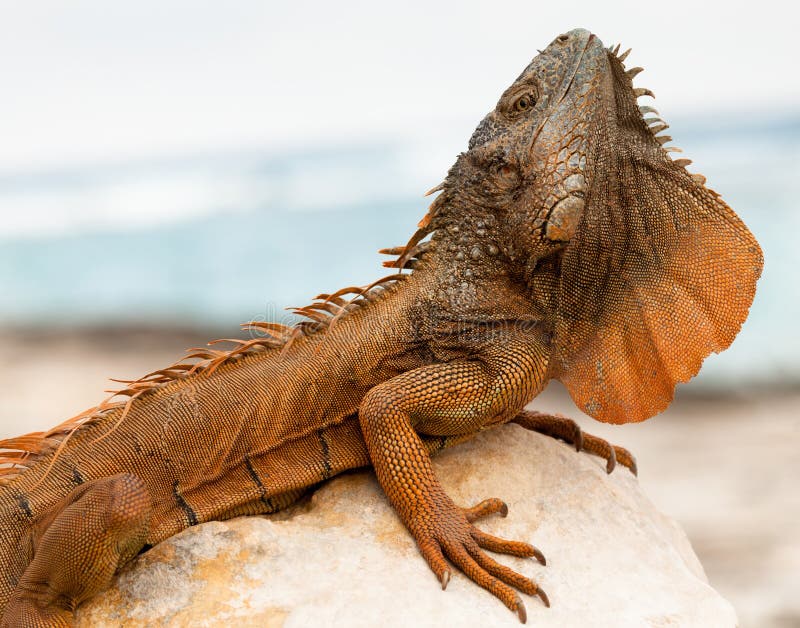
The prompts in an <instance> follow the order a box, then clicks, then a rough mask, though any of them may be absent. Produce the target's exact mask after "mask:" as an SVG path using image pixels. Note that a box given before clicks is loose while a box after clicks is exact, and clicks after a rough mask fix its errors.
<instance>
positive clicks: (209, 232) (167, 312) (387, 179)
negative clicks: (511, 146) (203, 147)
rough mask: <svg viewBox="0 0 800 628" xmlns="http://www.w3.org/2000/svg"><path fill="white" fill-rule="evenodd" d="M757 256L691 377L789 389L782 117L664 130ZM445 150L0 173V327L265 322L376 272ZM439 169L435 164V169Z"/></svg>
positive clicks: (429, 146)
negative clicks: (748, 281) (737, 324)
mask: <svg viewBox="0 0 800 628" xmlns="http://www.w3.org/2000/svg"><path fill="white" fill-rule="evenodd" d="M671 122H672V126H671V130H670V134H671V135H672V136H673V137H675V138H677V140H679V141H676V143H677V145H679V146H681V147H682V148H683V149H684V152H685V156H687V157H689V158H691V159H693V160H694V162H695V163H694V164H693V165H692V166H691V167H690V170H692V171H694V172H702V173H703V174H705V175H706V176H707V177H708V182H709V185H710V186H711V187H713V188H714V189H716V190H717V191H718V192H720V193H721V194H722V195H723V197H724V198H725V199H726V200H727V202H728V203H729V204H730V205H731V206H732V207H733V208H734V209H735V210H736V211H737V212H738V213H739V214H740V215H741V216H742V218H743V219H744V220H745V222H746V223H747V224H748V225H749V227H750V228H751V229H752V231H753V232H754V233H755V234H756V237H757V238H758V239H759V241H760V242H761V244H762V247H763V249H764V251H765V257H766V264H765V270H764V275H763V277H762V279H761V281H760V283H759V288H758V294H757V296H756V301H755V304H754V306H753V309H752V314H751V316H750V319H749V320H748V322H747V323H746V325H745V327H744V329H743V331H742V333H741V334H740V337H739V338H738V339H737V341H736V342H735V343H734V346H733V348H732V349H731V350H729V351H728V352H726V353H725V354H724V358H718V357H715V358H712V359H711V360H710V361H709V362H710V363H709V365H708V368H706V369H704V372H703V374H702V375H701V377H702V378H703V381H705V382H707V383H708V384H709V385H713V383H714V382H715V381H719V380H720V378H724V379H726V380H728V381H730V380H731V379H733V380H735V381H739V382H741V383H742V385H745V384H746V383H752V382H753V378H754V377H755V379H756V381H758V382H763V383H765V384H766V383H776V384H785V383H795V382H800V359H799V358H798V355H800V340H799V339H800V332H798V325H800V286H799V285H798V273H800V240H798V238H799V237H800V201H798V184H799V183H800V117H797V116H792V115H776V116H775V117H774V118H772V119H768V118H766V119H765V117H764V116H763V115H759V116H756V115H753V116H747V115H741V116H738V117H726V118H724V119H717V118H712V117H703V118H685V119H679V120H673V121H671ZM463 148H464V146H463V143H461V142H458V141H452V142H451V141H450V140H449V139H447V138H443V137H436V138H434V140H432V141H429V142H426V141H423V140H391V141H390V140H387V141H376V142H374V143H362V144H360V145H358V146H353V147H329V148H324V149H317V150H298V151H295V152H290V153H286V152H280V153H278V152H277V151H271V150H269V149H264V150H263V151H256V150H248V151H221V152H219V153H207V154H202V155H179V156H173V157H168V158H159V159H153V160H139V161H129V162H118V163H106V164H89V165H82V166H65V167H62V168H56V169H50V170H43V171H27V172H0V216H2V220H0V222H1V223H2V224H0V287H2V289H1V290H0V325H1V326H3V327H7V328H9V327H14V328H15V327H18V326H25V327H29V326H48V327H53V326H55V327H62V326H68V327H74V326H91V325H96V324H103V325H108V324H116V323H119V324H129V323H134V324H140V323H146V324H187V325H192V326H213V327H215V328H228V329H230V330H231V332H233V331H234V330H235V329H236V327H237V324H238V323H239V322H242V321H245V320H249V319H252V318H256V317H257V318H264V317H266V318H271V319H280V318H284V317H286V316H287V314H286V313H285V312H284V310H283V308H285V307H286V306H290V305H301V304H304V303H305V302H307V301H308V300H309V299H310V298H311V297H313V296H314V295H316V294H317V293H319V292H326V291H330V290H333V289H337V288H340V287H343V286H345V285H352V284H354V283H356V284H361V283H367V282H369V281H371V280H373V279H375V278H377V277H379V276H381V274H382V270H383V269H381V267H380V256H378V255H377V253H376V250H377V249H378V248H380V247H384V246H393V245H399V244H403V243H405V241H406V239H407V237H408V236H409V235H410V233H411V232H412V231H413V229H414V226H415V224H416V222H417V220H418V219H419V218H420V217H421V216H422V215H423V214H424V212H425V208H426V205H427V203H426V199H423V198H422V192H424V191H425V190H426V189H428V188H429V187H431V186H432V185H434V184H436V183H438V181H439V180H440V179H441V177H443V175H444V174H445V171H446V168H447V165H448V164H449V161H452V159H453V158H454V157H455V155H456V154H457V153H458V152H459V151H460V150H462V149H463ZM448 160H449V161H448Z"/></svg>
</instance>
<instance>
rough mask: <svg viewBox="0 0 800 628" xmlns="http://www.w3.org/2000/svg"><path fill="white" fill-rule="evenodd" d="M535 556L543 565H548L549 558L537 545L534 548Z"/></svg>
mask: <svg viewBox="0 0 800 628" xmlns="http://www.w3.org/2000/svg"><path fill="white" fill-rule="evenodd" d="M533 557H534V558H535V559H536V560H538V561H539V562H540V563H541V564H542V565H547V559H546V558H545V557H544V554H542V552H541V550H539V549H538V548H536V547H534V548H533Z"/></svg>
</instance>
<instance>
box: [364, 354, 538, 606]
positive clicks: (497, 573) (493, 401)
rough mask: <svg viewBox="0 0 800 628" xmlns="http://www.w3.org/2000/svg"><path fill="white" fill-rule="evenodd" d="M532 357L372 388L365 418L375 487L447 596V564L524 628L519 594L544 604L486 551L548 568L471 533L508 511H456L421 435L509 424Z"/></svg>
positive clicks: (520, 546) (521, 550) (509, 544)
mask: <svg viewBox="0 0 800 628" xmlns="http://www.w3.org/2000/svg"><path fill="white" fill-rule="evenodd" d="M534 356H535V354H534V355H533V356H532V355H531V352H530V351H528V352H525V351H519V352H518V353H513V354H510V355H507V356H506V358H507V359H505V360H497V361H494V360H489V361H483V360H482V361H478V360H475V361H460V362H452V363H447V364H440V365H433V366H427V367H423V368H420V369H416V370H414V371H409V372H408V373H404V374H402V375H400V376H398V377H395V378H394V379H391V380H389V381H388V382H385V383H383V384H380V385H378V386H376V387H375V388H373V389H372V390H371V391H370V392H369V393H368V394H367V396H366V397H365V398H364V401H363V402H362V404H361V407H360V409H359V419H360V422H361V427H362V431H363V433H364V438H365V440H366V444H367V448H368V450H369V453H370V458H371V459H372V463H373V466H374V467H375V471H376V474H377V477H378V481H379V482H380V484H381V486H382V487H383V490H384V492H385V493H386V495H387V497H388V498H389V501H391V503H392V505H393V506H394V508H395V510H396V511H397V513H398V514H399V515H400V518H401V519H402V520H403V523H405V525H406V527H407V528H408V530H409V531H410V532H411V534H412V535H413V536H414V538H415V540H416V541H417V545H418V546H419V549H420V552H421V553H422V555H423V556H424V558H425V560H426V561H427V562H428V565H429V566H430V567H431V569H432V570H433V572H434V573H435V574H436V576H437V578H438V579H439V581H440V582H441V584H442V588H445V587H446V586H447V583H448V581H449V579H450V567H449V565H448V563H447V561H446V560H445V557H447V558H448V559H450V561H451V562H452V563H453V564H454V565H455V566H457V567H458V568H459V569H461V571H463V572H464V574H466V575H467V576H468V577H469V578H470V579H471V580H473V581H474V582H475V583H477V584H478V585H480V586H482V587H484V588H485V589H487V590H488V591H490V592H491V593H492V594H494V595H495V596H497V597H498V598H499V599H500V600H501V601H502V602H503V603H504V604H505V605H506V606H507V607H508V608H510V609H511V610H512V611H515V612H517V613H518V615H519V617H520V620H522V621H523V622H524V621H525V619H526V611H525V605H524V604H523V602H522V599H521V598H520V596H519V594H518V593H517V590H519V591H522V592H524V593H527V594H529V595H538V596H539V597H540V598H541V599H542V601H543V602H544V603H545V604H547V605H548V606H549V602H548V600H547V596H546V594H545V593H544V591H542V590H541V589H540V588H539V586H538V585H537V584H536V583H535V582H533V581H532V580H530V579H528V578H526V577H524V576H522V575H520V574H518V573H516V572H514V571H513V570H511V569H509V568H508V567H505V566H503V565H501V564H499V563H497V562H496V561H495V560H493V559H492V558H490V557H489V556H487V555H486V554H485V553H484V551H483V550H484V549H486V550H490V551H494V552H502V553H506V554H511V555H515V556H536V557H537V558H539V559H540V560H541V561H542V563H544V558H543V557H542V555H541V553H540V552H539V551H538V550H537V549H536V548H535V547H533V546H532V545H529V544H527V543H522V542H516V541H507V540H504V539H499V538H497V537H494V536H491V535H489V534H487V533H485V532H482V531H481V530H479V529H478V528H476V527H475V526H473V525H472V521H474V520H475V519H476V518H478V517H480V516H483V515H485V514H489V513H491V512H497V511H502V510H503V509H504V508H505V504H503V502H502V501H500V500H498V499H492V500H486V501H484V502H481V503H480V504H478V505H477V506H475V507H474V508H470V509H464V508H460V507H458V506H457V505H456V504H455V503H453V501H452V500H451V499H450V498H449V497H448V496H447V494H446V493H445V492H444V490H443V489H442V487H441V485H440V484H439V482H438V480H437V479H436V477H435V475H434V473H433V468H432V466H431V460H430V456H429V455H428V453H427V451H426V447H425V445H424V444H423V442H422V440H421V438H420V436H419V435H418V434H417V432H421V433H423V434H426V435H441V436H448V435H458V434H469V433H474V432H477V431H478V430H480V429H482V428H483V427H486V426H487V425H489V424H493V423H495V422H496V423H500V422H503V421H505V420H507V419H508V418H510V417H511V416H513V415H514V414H516V410H517V409H518V408H520V407H522V406H523V405H524V404H525V403H526V402H527V401H528V400H529V398H530V397H531V396H532V395H533V394H534V393H535V392H536V389H537V386H538V382H539V381H541V375H542V371H543V370H544V365H543V364H542V360H541V359H540V360H539V361H537V360H536V359H535V357H534ZM515 589H516V590H515Z"/></svg>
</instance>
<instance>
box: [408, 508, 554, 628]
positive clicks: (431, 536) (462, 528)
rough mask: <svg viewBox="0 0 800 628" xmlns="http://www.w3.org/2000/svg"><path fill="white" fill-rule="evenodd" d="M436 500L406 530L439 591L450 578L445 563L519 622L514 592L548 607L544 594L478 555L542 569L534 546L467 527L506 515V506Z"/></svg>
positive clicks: (521, 608) (522, 612) (521, 612)
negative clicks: (524, 560) (528, 561)
mask: <svg viewBox="0 0 800 628" xmlns="http://www.w3.org/2000/svg"><path fill="white" fill-rule="evenodd" d="M439 497H440V499H437V500H436V503H435V504H432V505H431V507H430V509H426V510H425V512H424V514H423V515H422V516H421V517H420V518H419V519H418V520H417V521H414V522H413V523H412V524H411V525H410V526H409V528H410V530H411V533H412V534H413V535H414V538H415V539H416V540H417V544H418V546H419V549H420V552H421V553H422V555H423V557H424V558H425V560H426V561H427V563H428V565H429V566H430V568H431V569H432V570H433V572H434V574H436V577H437V578H438V579H439V582H440V583H441V584H442V589H445V588H447V584H448V582H449V581H450V575H451V571H450V565H449V564H448V562H447V560H446V558H447V559H449V560H450V562H451V563H452V564H453V565H455V566H456V567H457V568H458V569H460V570H461V571H462V572H463V573H464V575H466V576H467V577H468V578H469V579H470V580H472V581H473V582H475V583H476V584H477V585H478V586H481V587H483V588H484V589H486V590H487V591H489V592H490V593H491V594H492V595H494V596H495V597H497V598H498V599H499V600H500V601H501V602H503V604H505V605H506V606H507V607H508V608H509V609H511V610H512V611H514V612H515V613H517V615H518V616H519V619H520V621H521V622H522V623H525V621H526V620H527V611H526V609H525V604H524V603H523V601H522V598H521V597H520V596H519V593H518V592H517V591H521V592H523V593H527V594H528V595H537V596H539V598H540V599H541V600H542V602H544V604H545V606H550V601H549V599H548V598H547V594H546V593H545V592H544V591H543V590H542V589H541V588H540V587H539V585H538V584H536V583H535V582H534V581H533V580H531V579H530V578H527V577H525V576H523V575H521V574H518V573H517V572H515V571H514V570H512V569H510V568H509V567H506V566H505V565H501V564H500V563H498V562H497V561H495V560H494V559H493V558H491V557H489V556H488V555H487V554H486V553H485V552H484V551H483V550H488V551H491V552H499V553H503V554H510V555H512V556H521V557H534V558H536V559H537V560H538V561H539V562H541V563H542V564H543V565H544V564H545V559H544V556H543V555H542V553H541V552H540V551H539V550H538V549H537V548H535V547H534V546H533V545H530V544H528V543H523V542H521V541H508V540H506V539H501V538H499V537H496V536H493V535H491V534H488V533H486V532H484V531H482V530H479V529H478V528H476V527H475V526H474V525H472V522H473V521H476V520H477V519H480V518H482V517H485V516H487V515H490V514H493V513H496V512H499V513H501V514H502V515H503V516H505V515H506V514H507V513H508V507H507V506H506V504H505V503H504V502H503V501H501V500H499V499H496V498H492V499H487V500H484V501H482V502H481V503H479V504H477V505H476V506H473V507H472V508H459V507H458V506H456V505H455V504H453V502H452V501H450V499H449V498H448V497H447V496H446V495H444V494H441V495H440V496H439Z"/></svg>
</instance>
